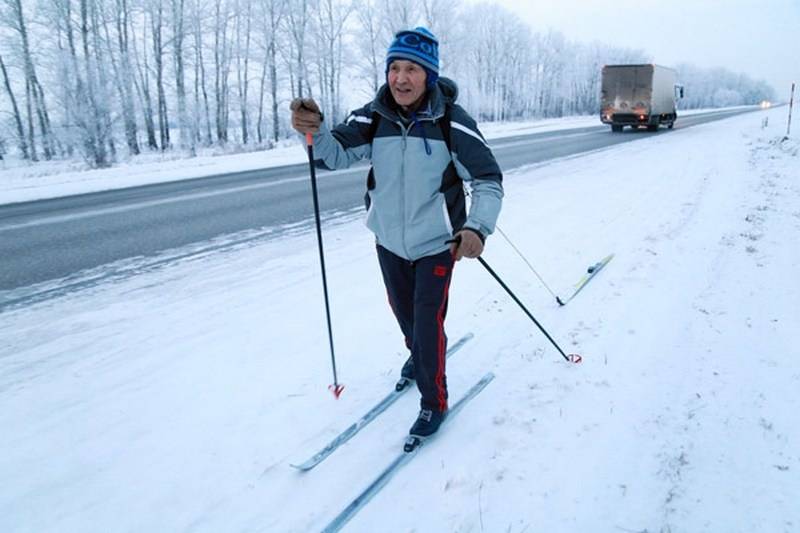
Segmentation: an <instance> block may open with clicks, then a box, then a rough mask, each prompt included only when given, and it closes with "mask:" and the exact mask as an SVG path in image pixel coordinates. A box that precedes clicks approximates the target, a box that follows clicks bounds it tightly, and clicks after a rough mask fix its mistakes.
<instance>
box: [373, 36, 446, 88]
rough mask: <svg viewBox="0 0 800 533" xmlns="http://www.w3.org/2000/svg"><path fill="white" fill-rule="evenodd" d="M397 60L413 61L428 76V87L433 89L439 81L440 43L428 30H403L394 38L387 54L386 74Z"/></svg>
mask: <svg viewBox="0 0 800 533" xmlns="http://www.w3.org/2000/svg"><path fill="white" fill-rule="evenodd" d="M395 59H405V60H407V61H413V62H414V63H416V64H418V65H420V66H421V67H422V68H424V69H425V72H426V73H427V74H428V77H427V79H426V82H425V83H426V85H427V86H428V88H431V87H433V86H434V84H435V83H436V80H438V79H439V41H438V40H437V39H436V37H435V36H434V35H433V34H432V33H431V32H430V31H429V30H428V29H427V28H423V27H422V26H417V27H416V28H414V29H413V30H403V31H400V32H397V34H396V35H395V36H394V41H392V44H391V46H389V50H388V51H387V52H386V73H387V74H388V73H389V66H390V65H391V64H392V61H394V60H395Z"/></svg>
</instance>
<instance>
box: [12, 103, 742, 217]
mask: <svg viewBox="0 0 800 533" xmlns="http://www.w3.org/2000/svg"><path fill="white" fill-rule="evenodd" d="M742 107H748V106H742ZM728 109H734V108H728ZM707 111H717V110H710V109H709V110H702V109H701V110H692V111H681V115H691V114H696V113H704V112H707ZM587 126H600V120H599V119H598V117H596V116H588V117H587V116H580V117H567V118H559V119H548V120H537V121H529V122H504V123H496V122H493V123H487V124H483V125H481V128H482V133H483V134H484V136H485V137H486V138H487V139H499V138H502V137H509V136H513V135H525V134H528V133H541V132H546V131H556V130H566V129H575V128H583V127H587ZM299 145H300V139H299V137H298V138H297V139H286V140H283V141H281V142H280V144H279V146H277V147H276V148H273V149H272V150H268V151H264V150H257V151H252V152H245V153H238V154H219V153H216V152H217V151H218V150H219V149H218V148H212V149H206V150H203V151H202V152H201V153H200V155H199V156H198V157H193V158H189V157H187V156H186V155H185V154H182V153H180V152H169V153H166V154H144V155H140V156H137V157H135V158H129V159H128V160H127V161H125V162H122V163H118V164H116V165H114V167H112V168H105V169H96V170H87V165H86V164H85V163H84V162H82V161H80V160H73V161H51V162H47V161H42V162H38V163H36V164H33V165H27V164H25V163H24V162H21V161H14V160H12V161H2V162H0V205H1V204H9V203H14V202H26V201H32V200H42V199H45V198H58V197H61V196H68V195H73V194H82V193H89V192H97V191H105V190H110V189H121V188H125V187H133V186H137V185H148V184H153V183H163V182H168V181H179V180H186V179H193V178H202V177H205V176H214V175H217V174H223V173H228V172H244V171H250V170H260V169H265V168H272V167H277V166H282V165H291V164H297V163H304V162H305V161H307V156H306V154H305V151H304V150H302V149H300V150H298V146H299Z"/></svg>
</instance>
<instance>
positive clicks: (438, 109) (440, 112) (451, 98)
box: [371, 77, 458, 122]
mask: <svg viewBox="0 0 800 533" xmlns="http://www.w3.org/2000/svg"><path fill="white" fill-rule="evenodd" d="M457 97H458V88H457V86H456V84H455V82H454V81H452V80H450V79H448V78H441V77H440V78H439V79H438V80H437V82H436V84H435V85H434V86H433V87H431V88H430V89H428V91H427V92H426V94H425V100H426V101H425V102H423V104H422V106H421V107H420V108H419V109H418V110H417V120H439V119H440V118H442V117H443V116H444V113H445V109H446V106H447V104H448V103H453V102H455V101H456V98H457ZM371 105H372V110H373V111H375V112H378V113H380V114H381V115H382V116H384V117H385V118H387V119H389V120H391V121H394V122H397V121H401V120H402V117H401V116H400V107H399V106H398V105H397V102H395V101H394V98H393V97H392V92H391V91H390V90H389V85H388V84H386V83H384V84H383V86H381V88H380V89H378V94H377V95H376V96H375V99H374V100H373V101H372V104H371Z"/></svg>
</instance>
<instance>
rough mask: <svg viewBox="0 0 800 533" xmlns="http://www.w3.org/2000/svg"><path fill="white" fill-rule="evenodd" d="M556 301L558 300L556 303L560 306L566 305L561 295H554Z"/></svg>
mask: <svg viewBox="0 0 800 533" xmlns="http://www.w3.org/2000/svg"><path fill="white" fill-rule="evenodd" d="M556 302H558V305H560V306H561V307H564V306H565V305H567V304H566V303H565V302H564V301H562V300H561V296H556Z"/></svg>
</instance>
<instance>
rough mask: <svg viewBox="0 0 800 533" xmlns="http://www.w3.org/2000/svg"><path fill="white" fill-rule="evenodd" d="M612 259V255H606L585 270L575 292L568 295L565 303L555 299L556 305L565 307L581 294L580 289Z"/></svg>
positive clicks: (557, 298)
mask: <svg viewBox="0 0 800 533" xmlns="http://www.w3.org/2000/svg"><path fill="white" fill-rule="evenodd" d="M612 259H614V254H610V255H607V256H605V257H604V258H603V259H601V260H600V261H598V262H597V263H595V264H593V265H592V266H590V267H589V268H587V269H586V274H584V275H583V277H582V278H581V279H580V281H578V283H576V284H575V290H574V291H573V292H572V295H570V297H569V298H567V299H566V301H564V300H562V299H561V298H560V297H558V296H557V297H556V301H557V302H558V304H559V305H567V304H568V303H569V302H570V300H572V299H573V298H575V296H576V295H577V294H578V293H579V292H581V289H583V288H584V287H585V286H586V284H587V283H589V282H590V281H592V278H594V277H595V276H596V275H597V273H598V272H600V271H601V270H603V267H605V266H606V265H607V264H608V262H609V261H611V260H612Z"/></svg>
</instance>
